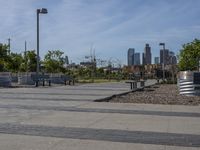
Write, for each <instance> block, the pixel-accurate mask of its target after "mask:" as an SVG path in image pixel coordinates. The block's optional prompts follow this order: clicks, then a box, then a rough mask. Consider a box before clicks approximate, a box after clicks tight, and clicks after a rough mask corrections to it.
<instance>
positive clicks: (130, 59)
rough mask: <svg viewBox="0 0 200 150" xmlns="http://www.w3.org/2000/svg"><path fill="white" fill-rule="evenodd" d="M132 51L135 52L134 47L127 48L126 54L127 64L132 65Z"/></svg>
mask: <svg viewBox="0 0 200 150" xmlns="http://www.w3.org/2000/svg"><path fill="white" fill-rule="evenodd" d="M134 53H135V49H134V48H129V49H128V55H127V59H128V66H132V65H134Z"/></svg>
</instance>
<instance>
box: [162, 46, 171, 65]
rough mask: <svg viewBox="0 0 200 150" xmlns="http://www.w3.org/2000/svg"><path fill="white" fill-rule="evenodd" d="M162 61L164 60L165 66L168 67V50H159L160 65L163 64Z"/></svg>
mask: <svg viewBox="0 0 200 150" xmlns="http://www.w3.org/2000/svg"><path fill="white" fill-rule="evenodd" d="M163 53H164V54H163ZM163 60H164V64H165V65H168V64H169V63H170V61H169V50H168V49H165V50H163V49H161V50H160V64H163Z"/></svg>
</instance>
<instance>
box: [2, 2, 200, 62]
mask: <svg viewBox="0 0 200 150" xmlns="http://www.w3.org/2000/svg"><path fill="white" fill-rule="evenodd" d="M42 7H44V8H47V9H48V12H49V13H48V14H47V15H40V54H41V56H44V54H45V53H46V52H47V51H48V50H55V49H60V50H62V51H64V52H65V54H66V55H68V56H69V59H70V60H72V61H73V62H79V61H82V60H83V58H84V56H85V55H89V54H90V48H91V45H93V48H95V51H96V56H97V58H101V59H105V60H108V59H111V58H112V59H119V60H121V62H122V63H123V64H126V62H127V50H128V48H135V50H136V51H137V52H143V50H144V46H145V43H149V44H150V46H151V48H152V54H153V57H154V56H159V42H165V43H166V48H168V49H170V50H172V51H174V52H176V53H177V52H178V51H179V50H180V49H181V45H182V44H184V43H187V42H191V41H192V40H193V39H194V38H199V39H200V0H0V20H1V21H0V24H1V25H0V42H1V43H7V39H8V38H11V49H12V50H13V51H14V52H22V51H24V41H25V40H26V41H27V44H28V45H27V46H28V49H36V9H37V8H42Z"/></svg>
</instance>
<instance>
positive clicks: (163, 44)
mask: <svg viewBox="0 0 200 150" xmlns="http://www.w3.org/2000/svg"><path fill="white" fill-rule="evenodd" d="M159 45H160V46H163V55H162V57H163V63H162V68H163V81H164V80H165V60H164V59H165V58H164V57H165V55H164V52H165V43H160V44H159Z"/></svg>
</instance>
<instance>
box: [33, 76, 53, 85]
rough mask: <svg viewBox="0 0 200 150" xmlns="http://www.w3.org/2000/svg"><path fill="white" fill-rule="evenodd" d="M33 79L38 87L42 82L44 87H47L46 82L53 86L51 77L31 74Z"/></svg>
mask: <svg viewBox="0 0 200 150" xmlns="http://www.w3.org/2000/svg"><path fill="white" fill-rule="evenodd" d="M31 79H32V80H33V81H34V82H35V86H36V87H37V86H38V85H39V82H41V81H42V85H43V86H45V81H47V82H48V83H49V86H51V80H50V78H49V75H44V74H39V75H37V74H31Z"/></svg>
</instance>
